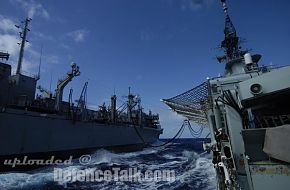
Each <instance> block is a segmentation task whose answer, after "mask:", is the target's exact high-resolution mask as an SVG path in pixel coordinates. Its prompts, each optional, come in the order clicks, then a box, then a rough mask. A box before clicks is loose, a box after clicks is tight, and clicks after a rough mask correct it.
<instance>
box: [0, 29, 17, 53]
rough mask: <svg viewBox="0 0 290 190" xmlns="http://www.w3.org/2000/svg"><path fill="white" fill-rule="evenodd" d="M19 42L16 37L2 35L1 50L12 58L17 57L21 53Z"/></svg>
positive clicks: (0, 35) (0, 38)
mask: <svg viewBox="0 0 290 190" xmlns="http://www.w3.org/2000/svg"><path fill="white" fill-rule="evenodd" d="M18 42H19V40H18V39H17V37H16V36H15V35H10V34H0V50H1V51H3V52H8V53H9V54H10V55H11V56H16V55H17V54H18V52H19V46H18V44H17V43H18Z"/></svg>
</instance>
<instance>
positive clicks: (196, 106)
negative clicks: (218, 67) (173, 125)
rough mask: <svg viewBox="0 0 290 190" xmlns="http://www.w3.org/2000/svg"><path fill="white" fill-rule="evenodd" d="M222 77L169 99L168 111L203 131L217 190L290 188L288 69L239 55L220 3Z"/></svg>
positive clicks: (246, 54)
mask: <svg viewBox="0 0 290 190" xmlns="http://www.w3.org/2000/svg"><path fill="white" fill-rule="evenodd" d="M221 3H222V6H223V11H224V13H225V29H224V40H223V41H222V42H221V44H220V48H222V49H223V50H224V55H223V56H218V57H217V60H218V62H219V63H225V72H224V75H223V76H219V77H215V78H208V79H207V80H206V81H205V82H204V83H202V84H200V85H198V86H197V87H195V88H193V89H191V90H188V91H186V92H184V93H182V94H180V95H177V96H175V97H173V98H169V99H163V100H162V101H163V102H164V103H165V104H167V105H168V106H169V107H170V108H171V109H172V110H173V111H175V112H177V113H178V114H181V115H183V116H185V117H186V118H188V119H189V120H191V121H193V122H195V123H196V124H198V125H200V126H201V127H208V128H209V130H210V132H211V143H208V144H206V143H205V144H204V148H205V149H206V150H210V151H211V153H212V157H213V160H212V162H213V166H214V168H215V170H216V177H217V188H218V189H220V190H232V189H233V190H237V189H242V190H273V189H277V190H278V189H279V190H287V189H289V187H290V146H289V141H290V98H289V97H290V66H283V67H279V68H274V67H272V66H265V65H260V64H259V61H260V59H261V55H260V54H252V53H251V52H250V51H249V50H242V48H241V46H240V43H241V38H240V37H238V35H237V32H236V29H235V27H234V25H233V23H232V21H231V18H230V16H229V14H228V8H227V4H226V1H225V0H221Z"/></svg>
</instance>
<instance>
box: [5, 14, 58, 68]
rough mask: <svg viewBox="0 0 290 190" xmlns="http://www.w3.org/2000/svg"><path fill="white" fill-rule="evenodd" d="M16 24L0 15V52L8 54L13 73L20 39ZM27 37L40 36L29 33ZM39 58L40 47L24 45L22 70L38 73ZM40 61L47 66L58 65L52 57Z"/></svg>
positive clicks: (54, 57) (56, 58) (56, 60)
mask: <svg viewBox="0 0 290 190" xmlns="http://www.w3.org/2000/svg"><path fill="white" fill-rule="evenodd" d="M15 24H16V23H15V22H14V21H13V19H11V18H8V17H5V16H3V15H0V51H3V52H8V53H9V54H10V59H9V61H8V63H9V64H11V65H12V69H13V71H15V70H16V64H17V61H18V56H19V49H20V47H19V45H18V42H20V38H19V35H18V31H19V29H17V28H16V27H15V26H14V25H15ZM28 34H29V35H32V36H36V37H41V34H38V33H33V32H29V33H28ZM39 58H40V47H34V46H33V44H32V43H31V42H30V43H26V44H25V50H24V59H23V64H22V70H23V71H26V72H29V73H36V72H37V71H38V65H39ZM42 60H43V61H45V62H47V63H49V64H58V63H59V57H58V56H54V55H45V53H44V56H43V57H42Z"/></svg>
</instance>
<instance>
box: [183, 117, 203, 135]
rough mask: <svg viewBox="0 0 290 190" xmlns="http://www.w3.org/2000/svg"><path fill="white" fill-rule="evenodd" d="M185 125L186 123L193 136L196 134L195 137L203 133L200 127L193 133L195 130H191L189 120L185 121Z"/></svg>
mask: <svg viewBox="0 0 290 190" xmlns="http://www.w3.org/2000/svg"><path fill="white" fill-rule="evenodd" d="M186 123H187V125H188V127H189V130H191V131H192V132H193V133H194V134H197V135H198V134H200V133H201V132H202V131H203V127H200V128H199V129H198V130H197V131H195V130H194V129H193V128H192V126H191V124H190V122H189V120H187V121H186Z"/></svg>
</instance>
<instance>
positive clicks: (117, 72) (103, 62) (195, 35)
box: [0, 0, 290, 137]
mask: <svg viewBox="0 0 290 190" xmlns="http://www.w3.org/2000/svg"><path fill="white" fill-rule="evenodd" d="M228 6H229V12H230V15H231V17H232V20H233V22H234V25H235V26H236V29H237V32H238V35H239V36H241V37H243V38H245V39H246V43H245V44H243V47H244V48H250V49H252V52H253V53H260V54H262V55H263V58H262V60H261V63H262V64H270V63H272V64H274V65H278V66H279V65H286V64H289V57H288V55H289V50H290V36H289V34H290V25H289V19H290V11H289V10H290V2H289V1H287V0H280V1H279V3H278V2H277V1H261V0H260V1H258V0H256V1H254V0H252V1H250V0H243V1H233V0H232V1H230V0H228ZM27 15H29V16H30V17H32V19H33V20H32V22H31V23H30V29H31V32H29V34H28V40H29V41H30V43H29V44H28V46H27V48H26V52H25V61H24V65H23V70H26V71H28V72H30V73H36V72H37V70H38V64H39V56H40V49H41V46H43V57H42V69H41V79H40V80H39V83H38V84H41V85H42V86H45V87H46V88H48V89H49V86H50V78H51V76H52V78H53V80H52V90H54V89H55V86H56V82H57V80H58V79H59V78H61V77H63V76H64V75H65V73H66V72H67V71H68V69H69V65H70V63H71V62H76V63H77V64H78V65H79V66H80V69H81V72H82V73H81V76H79V77H78V78H75V79H74V80H73V81H72V82H71V83H70V84H69V85H68V86H67V88H66V92H65V94H66V95H65V97H64V99H67V94H68V91H69V89H70V88H71V87H72V88H73V89H74V99H77V98H78V96H79V94H80V91H81V88H82V85H83V84H84V83H85V82H86V81H88V82H89V87H88V102H89V105H90V106H91V107H96V106H97V105H101V104H102V102H104V101H105V102H107V104H108V100H109V98H110V96H111V95H112V94H113V91H114V88H115V89H116V94H117V95H118V96H119V100H120V101H119V102H120V103H121V102H122V101H124V98H123V97H122V96H124V95H126V94H127V92H128V86H131V88H132V90H133V92H135V93H136V94H139V95H140V96H141V97H142V102H143V106H144V107H145V108H147V110H148V109H149V108H150V109H151V110H152V111H153V112H157V113H159V114H160V119H161V124H162V127H163V128H164V135H163V136H162V137H172V136H173V135H174V134H175V133H176V132H177V131H178V128H179V126H180V125H181V123H182V120H183V118H181V117H179V116H177V115H176V114H175V113H172V112H171V111H169V110H168V108H167V107H166V106H165V105H163V104H162V103H161V102H160V99H161V98H169V97H172V96H175V95H177V94H179V93H182V92H184V91H186V90H188V89H190V88H192V87H193V86H196V85H198V84H200V83H202V82H203V81H204V80H205V79H206V77H215V76H217V75H219V74H222V73H223V68H224V66H223V65H222V64H219V63H217V61H216V60H215V56H217V55H221V54H222V51H220V50H218V49H216V47H217V46H218V44H219V43H220V41H221V40H222V38H223V27H224V15H223V11H222V8H221V4H220V2H219V1H218V0H86V1H80V0H78V1H77V0H62V1H59V0H46V1H44V0H43V1H36V0H27V1H24V0H23V1H21V0H2V1H1V6H0V50H5V51H6V50H7V51H9V53H11V59H10V60H9V61H8V63H11V64H12V65H13V66H14V67H15V63H16V61H17V55H18V51H19V47H18V46H17V42H18V41H19V40H18V39H17V32H18V31H17V29H16V28H14V24H16V23H18V22H19V21H20V20H22V19H23V18H25V17H26V16H27ZM206 134H207V130H205V132H204V135H206ZM183 137H190V135H189V132H188V131H186V132H185V134H184V135H183Z"/></svg>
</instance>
